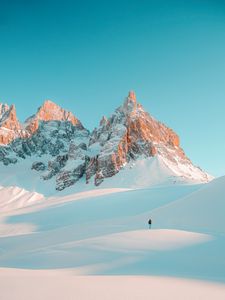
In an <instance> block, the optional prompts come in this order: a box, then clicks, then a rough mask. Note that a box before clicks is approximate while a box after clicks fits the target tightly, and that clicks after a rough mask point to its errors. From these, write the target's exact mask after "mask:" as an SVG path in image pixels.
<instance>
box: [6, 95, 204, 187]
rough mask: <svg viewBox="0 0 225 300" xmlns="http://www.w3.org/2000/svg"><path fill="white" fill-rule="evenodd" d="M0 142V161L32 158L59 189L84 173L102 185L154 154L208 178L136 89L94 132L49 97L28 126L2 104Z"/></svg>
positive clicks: (35, 168) (184, 173) (183, 170)
mask: <svg viewBox="0 0 225 300" xmlns="http://www.w3.org/2000/svg"><path fill="white" fill-rule="evenodd" d="M0 142H1V144H2V146H0V162H2V163H3V164H4V165H6V166H7V165H9V164H16V163H22V164H23V161H24V160H28V161H29V163H30V168H31V169H32V170H33V172H38V174H39V176H40V178H42V179H43V180H45V181H46V180H50V179H51V183H52V181H53V182H54V185H55V188H56V190H59V191H61V190H63V189H65V188H66V187H69V186H71V185H74V184H76V183H77V182H78V181H79V180H80V179H81V178H84V179H86V183H90V184H92V182H93V183H94V184H95V185H96V186H98V185H100V184H101V183H102V182H103V181H104V180H105V179H106V178H109V177H112V176H114V175H115V174H116V173H118V172H119V171H120V170H121V169H122V168H124V167H125V166H126V165H128V164H130V163H132V164H133V163H134V164H135V162H136V161H137V160H138V159H140V158H144V159H147V158H151V157H154V156H156V157H160V158H161V159H163V161H164V164H165V165H166V167H168V168H170V169H171V168H172V169H173V172H174V170H179V172H178V173H179V174H182V177H183V178H184V179H185V178H190V177H191V176H192V174H193V173H197V174H198V175H197V176H198V177H199V179H200V181H202V182H205V181H207V180H209V178H208V176H207V174H206V173H204V172H202V171H201V170H200V169H199V168H197V167H194V166H193V164H192V163H191V161H190V160H189V159H188V158H187V157H186V156H185V154H184V152H183V150H182V149H181V147H180V142H179V137H178V135H177V134H176V133H175V132H174V131H173V130H172V129H170V128H168V127H167V126H165V125H164V124H162V123H161V122H159V121H157V120H155V119H154V118H153V117H151V116H150V115H149V114H148V113H147V112H146V111H145V110H144V109H143V107H142V106H141V105H140V104H139V103H138V102H137V100H136V95H135V93H134V92H133V91H131V92H129V94H128V96H127V97H126V98H125V100H124V103H123V104H122V105H121V106H120V107H118V108H117V109H116V110H115V112H114V113H113V114H112V115H111V116H110V117H109V118H106V117H103V118H102V120H101V121H100V125H99V127H98V128H96V129H94V130H93V132H92V133H91V134H90V133H89V131H88V130H87V129H85V128H84V127H83V125H82V123H81V122H80V121H79V120H78V119H77V118H76V117H75V116H74V115H73V114H72V113H71V112H68V111H66V110H64V109H62V108H61V107H60V106H58V105H56V104H55V103H53V102H51V101H49V100H47V101H45V102H44V104H43V105H42V106H41V107H40V108H39V109H38V110H37V113H36V114H35V115H33V116H32V117H30V118H28V119H27V121H26V123H25V125H21V124H20V123H19V121H18V120H17V117H16V110H15V107H14V106H11V107H9V106H7V105H5V104H0ZM180 171H181V172H180ZM175 173H176V172H175ZM179 176H181V175H179Z"/></svg>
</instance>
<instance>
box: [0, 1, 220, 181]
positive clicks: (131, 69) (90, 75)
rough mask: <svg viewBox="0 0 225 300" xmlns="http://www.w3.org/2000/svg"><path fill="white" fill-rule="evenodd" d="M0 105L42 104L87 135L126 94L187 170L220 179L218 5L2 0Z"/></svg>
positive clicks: (21, 112) (27, 110)
mask: <svg viewBox="0 0 225 300" xmlns="http://www.w3.org/2000/svg"><path fill="white" fill-rule="evenodd" d="M0 41H1V43H0V101H1V102H7V103H9V104H11V103H15V104H16V107H17V113H18V117H19V118H20V120H21V121H23V120H24V119H25V118H26V117H27V116H29V115H31V114H32V113H34V112H35V111H36V109H37V107H38V106H40V105H41V103H42V102H43V101H44V100H45V99H51V100H53V101H55V102H56V103H58V104H60V105H61V106H63V107H64V108H67V109H69V110H71V111H72V112H74V113H75V115H76V116H77V117H78V118H80V119H81V121H82V122H83V123H84V125H85V126H86V127H88V128H89V129H92V128H93V127H94V126H97V124H98V122H99V119H100V118H101V116H102V115H103V114H105V115H106V116H107V115H110V114H111V112H112V111H113V110H114V109H115V108H116V107H117V106H119V105H120V104H121V102H122V101H123V99H124V97H125V96H126V95H127V93H128V90H130V89H133V90H135V91H136V94H137V98H138V100H139V101H140V102H141V103H142V104H143V105H144V107H145V109H146V110H147V111H148V112H150V113H151V114H152V115H153V116H155V117H156V118H158V119H159V120H161V121H163V122H164V123H166V124H167V125H168V126H170V127H172V128H173V129H174V130H175V131H176V132H177V133H178V134H179V136H180V138H181V144H182V147H183V148H184V150H185V152H186V153H187V155H188V156H189V157H190V158H191V159H192V161H193V162H194V163H195V164H197V165H200V166H201V167H202V168H203V169H205V170H207V171H208V172H210V173H211V174H213V175H215V176H220V175H224V174H225V1H224V0H221V1H219V0H211V1H209V0H208V1H207V0H205V1H204V0H201V1H200V0H193V1H192V0H187V1H182V0H177V1H170V0H164V1H160V0H157V1H151V0H147V1H144V0H136V1H132V0H129V1H123V0H120V1H117V0H111V1H109V0H108V1H107V0H105V1H94V0H92V1H88V0H87V1H85V0H79V1H76V0H74V1H67V0H63V1H57V0H54V1H50V0H44V1H42V0H39V1H37V0H35V1H32V0H10V1H9V0H0Z"/></svg>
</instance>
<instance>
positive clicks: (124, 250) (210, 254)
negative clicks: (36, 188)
mask: <svg viewBox="0 0 225 300" xmlns="http://www.w3.org/2000/svg"><path fill="white" fill-rule="evenodd" d="M224 195H225V177H221V178H218V179H216V180H213V181H212V182H210V183H208V184H205V185H187V184H186V185H176V184H170V185H169V184H168V185H167V186H165V185H164V186H158V187H151V188H142V189H141V188H139V189H133V190H129V189H126V188H123V189H120V188H115V189H114V188H112V187H110V188H109V187H108V188H107V189H103V188H98V189H94V190H92V191H91V190H88V191H83V192H80V191H79V192H77V193H74V194H70V195H63V194H61V196H60V194H57V197H56V196H51V197H50V198H47V197H42V195H40V194H36V193H31V192H27V191H25V190H23V189H20V188H18V187H11V188H9V187H8V188H1V189H0V199H1V201H0V205H1V208H2V209H1V211H0V267H1V268H2V269H1V270H0V294H1V295H3V298H2V299H4V300H8V299H10V300H11V299H12V300H13V299H23V300H26V299H31V298H32V299H44V298H46V297H45V296H44V295H48V299H62V298H63V299H146V298H147V299H148V298H149V297H150V296H149V295H151V297H150V298H153V299H204V300H205V299H210V300H211V299H225V258H224V253H225V218H224V211H225V198H224ZM23 199H24V201H23ZM17 201H18V202H17ZM150 217H151V218H152V221H153V224H152V228H151V229H148V219H149V218H150ZM21 269H26V270H21ZM84 275H89V276H84ZM94 275H98V276H94ZM112 275H114V276H112ZM32 293H33V296H32ZM15 295H16V296H15ZM63 295H64V296H63ZM168 295H169V296H168ZM15 297H16V298H15ZM35 297H36V298H35ZM168 297H169V298H168ZM185 297H186V298H185Z"/></svg>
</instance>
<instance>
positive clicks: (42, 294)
mask: <svg viewBox="0 0 225 300" xmlns="http://www.w3.org/2000/svg"><path fill="white" fill-rule="evenodd" d="M12 279H13V282H12ZM0 290H1V294H2V295H4V300H12V299H16V300H28V299H32V300H40V299H54V300H62V299H66V300H73V299H79V300H86V299H88V300H96V299H104V300H115V299H116V300H145V299H154V300H165V299H173V300H180V299H182V300H190V299H192V300H200V299H204V300H207V299H216V300H224V295H225V286H224V285H222V284H218V283H209V282H203V281H197V280H187V279H180V278H168V277H147V276H73V274H72V272H68V271H67V272H65V271H61V272H59V271H57V270H51V271H46V270H38V271H37V270H35V271H34V270H15V269H0Z"/></svg>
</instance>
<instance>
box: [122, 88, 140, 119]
mask: <svg viewBox="0 0 225 300" xmlns="http://www.w3.org/2000/svg"><path fill="white" fill-rule="evenodd" d="M122 110H123V112H124V113H125V114H130V113H136V111H137V100H136V95H135V92H134V91H129V93H128V96H127V97H126V98H125V101H124V103H123V106H122Z"/></svg>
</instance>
